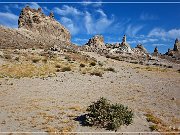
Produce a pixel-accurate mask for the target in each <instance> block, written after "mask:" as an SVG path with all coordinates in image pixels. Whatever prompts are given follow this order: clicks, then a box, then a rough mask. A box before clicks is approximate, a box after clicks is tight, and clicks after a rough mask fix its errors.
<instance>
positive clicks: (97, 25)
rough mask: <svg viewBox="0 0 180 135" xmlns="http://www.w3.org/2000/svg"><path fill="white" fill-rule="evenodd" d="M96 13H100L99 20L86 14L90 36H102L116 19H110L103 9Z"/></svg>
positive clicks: (85, 19) (86, 25)
mask: <svg viewBox="0 0 180 135" xmlns="http://www.w3.org/2000/svg"><path fill="white" fill-rule="evenodd" d="M96 12H97V13H99V18H95V17H94V16H93V15H92V14H90V13H89V12H87V11H86V13H85V18H84V21H85V27H86V30H87V32H88V34H102V33H104V32H105V31H107V29H108V28H109V27H110V26H111V24H112V23H113V22H114V18H113V17H111V18H108V17H107V15H106V14H105V13H104V11H103V10H102V9H98V10H97V11H96Z"/></svg>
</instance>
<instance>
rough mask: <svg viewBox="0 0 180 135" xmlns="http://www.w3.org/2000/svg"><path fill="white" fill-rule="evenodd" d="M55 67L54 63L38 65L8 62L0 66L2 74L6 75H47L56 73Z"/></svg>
mask: <svg viewBox="0 0 180 135" xmlns="http://www.w3.org/2000/svg"><path fill="white" fill-rule="evenodd" d="M54 73H55V68H54V67H53V65H50V64H45V65H42V66H36V65H33V64H29V63H23V64H7V65H4V66H1V67H0V75H1V76H4V77H13V78H21V77H33V76H46V75H49V74H54Z"/></svg>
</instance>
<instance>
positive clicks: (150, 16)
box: [140, 13, 158, 21]
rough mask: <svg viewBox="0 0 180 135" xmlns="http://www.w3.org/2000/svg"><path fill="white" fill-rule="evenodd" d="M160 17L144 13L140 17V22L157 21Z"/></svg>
mask: <svg viewBox="0 0 180 135" xmlns="http://www.w3.org/2000/svg"><path fill="white" fill-rule="evenodd" d="M157 19H158V17H157V16H156V15H152V14H148V13H142V14H141V15H140V20H143V21H149V20H157Z"/></svg>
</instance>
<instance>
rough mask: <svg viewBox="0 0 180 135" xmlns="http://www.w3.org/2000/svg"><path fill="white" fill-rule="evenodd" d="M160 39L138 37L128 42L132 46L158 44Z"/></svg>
mask: <svg viewBox="0 0 180 135" xmlns="http://www.w3.org/2000/svg"><path fill="white" fill-rule="evenodd" d="M157 41H158V39H155V38H148V37H136V38H134V39H133V40H130V41H128V43H130V44H146V43H154V42H157Z"/></svg>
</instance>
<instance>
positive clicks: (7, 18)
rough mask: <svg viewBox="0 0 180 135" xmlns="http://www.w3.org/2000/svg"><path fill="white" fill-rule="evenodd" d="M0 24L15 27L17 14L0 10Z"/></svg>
mask: <svg viewBox="0 0 180 135" xmlns="http://www.w3.org/2000/svg"><path fill="white" fill-rule="evenodd" d="M0 18H1V19H0V24H1V25H4V26H7V27H11V28H17V26H18V24H17V20H18V16H17V15H15V14H12V13H8V12H5V13H4V12H0Z"/></svg>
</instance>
